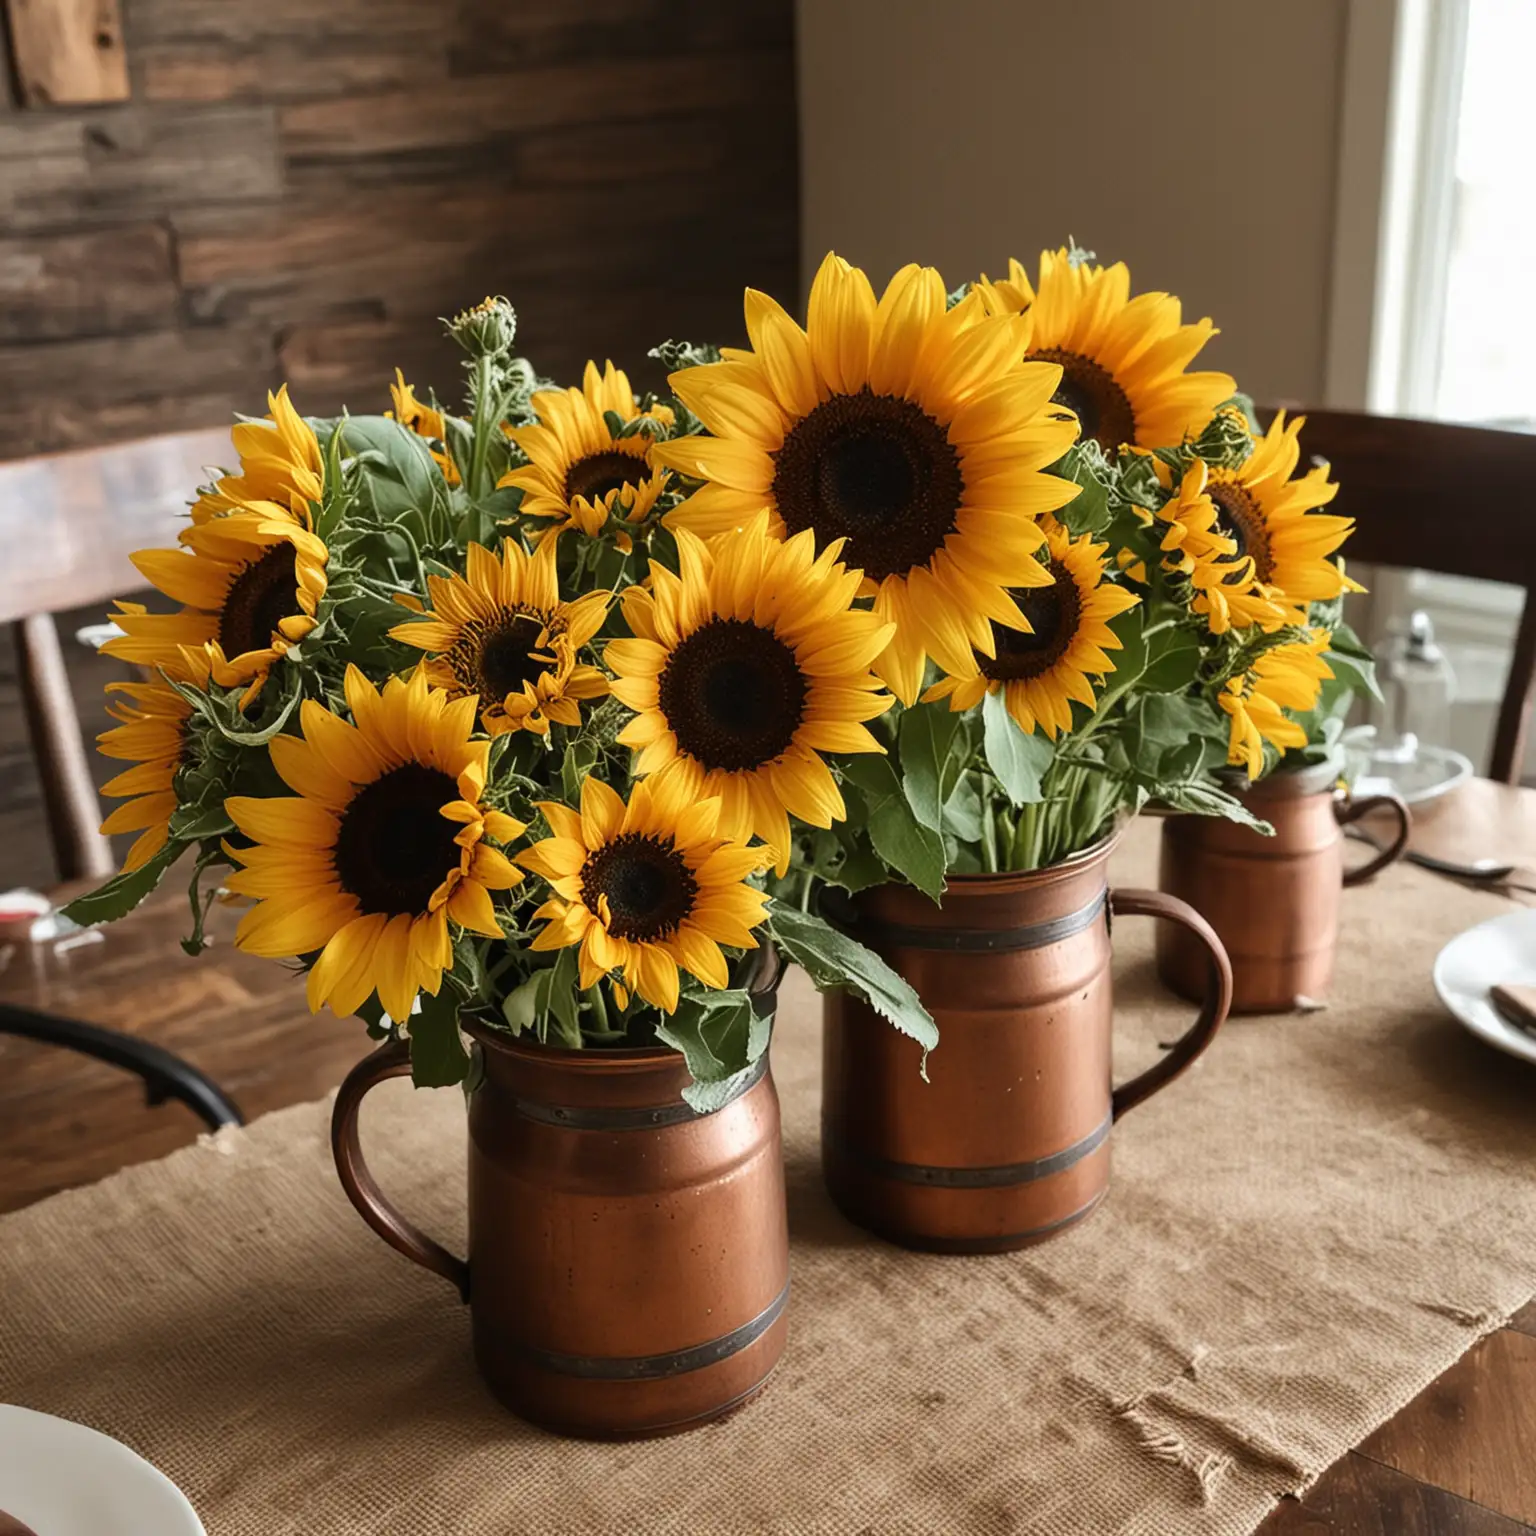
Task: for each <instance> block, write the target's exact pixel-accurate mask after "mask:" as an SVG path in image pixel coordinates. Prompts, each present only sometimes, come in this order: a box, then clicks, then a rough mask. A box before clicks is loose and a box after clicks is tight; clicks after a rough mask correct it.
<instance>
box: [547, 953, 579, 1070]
mask: <svg viewBox="0 0 1536 1536" xmlns="http://www.w3.org/2000/svg"><path fill="white" fill-rule="evenodd" d="M576 973H577V965H576V947H575V945H567V946H566V947H565V948H564V949H562V950H560V951H559V953H558V955H557V957H556V959H555V963H554V964H553V965H552V966H551V967H550V968H549V972H548V974H549V997H548V1016H549V1018H550V1019H551V1020H552V1021H553V1022H554V1023H555V1024H558V1025H559V1029H558V1030H553V1031H551V1033H552V1034H554V1035H555V1037H556V1039H557V1043H558V1044H560V1045H564V1046H569V1047H570V1048H571V1049H573V1050H579V1049H580V1048H581V999H580V998H579V997H578V996H577V995H576Z"/></svg>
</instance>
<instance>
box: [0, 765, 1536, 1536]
mask: <svg viewBox="0 0 1536 1536" xmlns="http://www.w3.org/2000/svg"><path fill="white" fill-rule="evenodd" d="M1415 843H1416V845H1420V846H1422V847H1423V848H1424V849H1425V851H1432V852H1435V853H1440V854H1443V855H1445V856H1446V857H1452V858H1461V859H1470V858H1475V857H1478V856H1481V855H1484V854H1499V855H1500V856H1501V857H1508V858H1511V859H1518V860H1520V861H1521V862H1522V863H1523V864H1524V865H1525V866H1526V867H1527V869H1528V870H1530V871H1536V791H1531V790H1522V789H1511V788H1509V787H1507V786H1505V785H1499V784H1493V783H1490V782H1488V781H1486V780H1476V781H1474V782H1473V783H1470V784H1468V785H1466V786H1464V787H1463V788H1462V789H1460V790H1458V791H1456V793H1455V794H1454V795H1452V796H1449V797H1447V799H1446V800H1445V801H1443V802H1441V803H1440V804H1439V805H1438V806H1436V807H1434V808H1433V809H1432V810H1429V811H1427V812H1426V813H1425V814H1424V815H1423V816H1422V818H1421V824H1420V825H1419V826H1418V827H1417V828H1416V833H1415ZM1528 878H1530V879H1531V883H1532V884H1533V885H1536V874H1532V875H1530V876H1528ZM186 918H187V912H186V907H185V904H184V902H183V901H182V900H181V899H179V898H178V897H175V896H169V895H166V896H160V897H157V898H156V899H154V900H153V901H151V902H149V903H147V904H146V905H145V906H144V907H143V908H141V909H140V910H139V911H138V912H136V913H134V914H132V916H131V917H129V918H128V919H127V920H125V921H124V922H122V923H120V924H118V925H117V926H116V927H115V928H113V929H109V930H106V931H105V933H104V934H103V936H102V937H101V938H100V940H99V941H88V942H85V943H80V944H78V945H77V946H76V947H75V948H73V949H71V950H70V951H69V952H68V953H66V954H64V955H58V956H54V955H46V956H45V955H40V954H37V953H34V952H33V951H32V950H31V949H30V948H28V947H23V946H11V947H10V948H9V949H6V948H5V947H3V946H0V998H4V999H6V1000H9V1001H14V1002H17V1003H24V1004H30V1005H31V1006H33V1007H37V1008H43V1009H46V1010H48V1011H50V1012H56V1013H64V1014H69V1015H72V1016H74V1017H77V1018H83V1019H90V1020H92V1021H95V1022H99V1023H104V1024H111V1025H114V1026H116V1027H118V1028H120V1029H128V1030H134V1031H137V1032H139V1033H141V1034H143V1035H145V1036H146V1037H147V1038H149V1039H152V1040H154V1041H156V1042H158V1043H159V1044H161V1045H164V1046H167V1047H169V1048H170V1049H172V1050H174V1051H177V1052H179V1053H180V1054H182V1055H184V1056H186V1057H187V1058H189V1059H190V1060H191V1061H192V1062H193V1063H194V1064H195V1065H197V1066H199V1067H201V1068H202V1069H203V1070H204V1071H206V1072H208V1073H210V1074H211V1075H212V1076H213V1077H214V1078H215V1079H217V1080H218V1081H219V1082H220V1084H221V1085H222V1086H223V1087H224V1089H225V1090H226V1091H227V1092H228V1093H230V1094H231V1095H232V1096H233V1097H234V1098H235V1100H236V1101H237V1102H238V1103H239V1104H240V1105H241V1107H242V1108H243V1109H244V1111H245V1113H246V1114H247V1115H248V1116H250V1117H255V1116H256V1115H259V1114H264V1113H265V1112H267V1111H268V1110H272V1109H277V1108H279V1107H281V1106H282V1105H285V1104H291V1103H298V1102H302V1101H304V1100H308V1099H315V1098H319V1097H321V1096H322V1095H323V1094H325V1093H327V1092H328V1091H329V1090H330V1089H331V1088H333V1087H335V1086H336V1084H337V1083H338V1082H339V1081H340V1080H341V1077H342V1075H343V1074H344V1073H345V1071H346V1070H347V1068H348V1067H350V1066H351V1065H352V1063H353V1062H354V1061H356V1060H357V1058H358V1057H359V1056H360V1055H361V1054H362V1053H363V1051H364V1050H365V1048H366V1046H365V1042H364V1039H363V1036H362V1032H361V1028H360V1027H358V1028H352V1027H349V1026H347V1025H345V1024H340V1023H338V1022H337V1021H335V1020H333V1019H332V1018H331V1017H330V1016H329V1015H328V1014H326V1015H321V1016H320V1017H318V1018H311V1017H310V1015H309V1013H308V1011H307V1010H306V1009H305V1007H304V1001H303V992H302V986H301V983H300V982H299V980H298V979H297V978H296V977H295V976H294V975H293V974H291V973H290V972H288V971H287V970H285V969H284V968H283V967H282V966H280V965H274V964H273V963H272V962H270V961H266V960H258V959H255V958H253V957H251V956H248V955H242V954H240V953H239V952H238V951H237V950H235V949H234V948H233V946H232V945H231V944H230V943H229V937H230V935H231V934H232V932H233V929H234V921H233V914H232V913H228V912H220V913H216V914H215V916H214V922H213V931H214V933H215V935H216V938H217V941H218V942H217V943H216V946H215V948H214V949H213V950H212V951H211V952H210V953H207V954H205V955H203V956H202V958H201V959H200V960H197V961H191V960H188V959H186V958H185V957H184V956H183V955H182V953H181V949H180V942H179V941H180V938H181V935H182V933H183V932H184V931H185V924H186ZM1430 958H1431V957H1430V956H1428V955H1426V956H1425V964H1426V966H1427V965H1428V963H1429V960H1430ZM1511 1067H1512V1070H1520V1069H1518V1068H1516V1067H1515V1066H1514V1064H1513V1063H1512V1064H1511ZM1532 1077H1533V1082H1532V1088H1533V1113H1536V1073H1533V1074H1532ZM200 1129H201V1126H200V1124H199V1122H197V1120H196V1119H195V1118H194V1117H193V1115H192V1114H191V1113H190V1112H189V1111H187V1110H184V1109H183V1108H182V1107H181V1106H179V1105H167V1106H164V1107H162V1108H159V1109H155V1110H148V1109H146V1108H145V1106H144V1102H143V1096H142V1091H141V1090H140V1088H139V1086H138V1083H137V1080H136V1079H131V1078H128V1077H126V1076H125V1075H123V1074H122V1073H119V1072H115V1071H113V1070H112V1069H111V1068H109V1067H105V1066H103V1065H101V1064H100V1063H97V1062H92V1061H86V1060H83V1059H81V1058H78V1057H74V1056H71V1055H69V1054H67V1053H65V1052H62V1051H56V1050H51V1049H48V1048H46V1047H42V1046H37V1045H34V1044H32V1043H30V1042H27V1041H21V1040H14V1039H8V1038H5V1037H0V1211H4V1210H7V1209H15V1208H17V1207H19V1206H22V1205H26V1204H28V1203H29V1202H31V1201H33V1200H39V1199H42V1198H43V1197H44V1196H46V1195H49V1194H52V1193H54V1192H55V1191H57V1190H60V1189H64V1188H67V1187H69V1186H71V1185H75V1184H82V1183H87V1182H90V1181H92V1180H95V1179H98V1178H101V1177H103V1176H105V1175H106V1174H108V1173H111V1172H112V1171H113V1170H114V1169H116V1168H119V1167H122V1166H124V1165H125V1164H128V1163H133V1162H140V1161H143V1160H145V1159H148V1158H154V1157H159V1156H162V1155H164V1154H165V1153H167V1152H169V1151H171V1150H173V1149H174V1148H175V1147H177V1146H180V1145H182V1144H184V1143H186V1142H188V1141H190V1140H192V1138H193V1137H194V1136H196V1135H197V1133H198V1132H199V1130H200ZM1532 1172H1533V1176H1536V1169H1533V1171H1532ZM1533 1448H1536V1303H1533V1304H1532V1305H1530V1306H1527V1307H1526V1308H1525V1310H1524V1311H1523V1312H1521V1313H1520V1314H1518V1315H1517V1316H1516V1317H1514V1318H1513V1319H1511V1321H1510V1323H1509V1324H1508V1325H1507V1326H1506V1327H1504V1328H1501V1329H1499V1330H1498V1331H1497V1332H1495V1333H1493V1334H1490V1335H1489V1336H1488V1337H1486V1338H1485V1339H1483V1340H1482V1341H1481V1342H1479V1343H1478V1344H1476V1345H1475V1346H1474V1347H1473V1348H1472V1349H1471V1350H1470V1351H1469V1352H1468V1353H1467V1354H1466V1355H1465V1356H1463V1358H1462V1359H1461V1360H1460V1361H1458V1362H1457V1364H1456V1365H1454V1366H1452V1367H1451V1369H1450V1370H1448V1371H1447V1372H1445V1374H1444V1375H1443V1376H1441V1377H1440V1379H1439V1380H1438V1381H1436V1382H1435V1383H1433V1384H1432V1385H1431V1386H1430V1387H1429V1388H1428V1389H1426V1390H1425V1391H1424V1392H1422V1393H1421V1394H1420V1395H1419V1396H1418V1397H1417V1398H1415V1399H1414V1401H1413V1402H1411V1403H1409V1404H1408V1406H1407V1407H1405V1408H1404V1409H1403V1410H1402V1411H1401V1412H1400V1413H1399V1414H1398V1415H1397V1416H1396V1417H1395V1418H1393V1419H1392V1420H1390V1421H1389V1422H1388V1423H1386V1424H1384V1425H1383V1426H1382V1427H1381V1428H1380V1429H1379V1430H1377V1431H1376V1433H1375V1434H1373V1435H1372V1436H1371V1437H1370V1438H1369V1439H1368V1440H1366V1441H1365V1443H1364V1444H1363V1445H1361V1446H1360V1447H1358V1448H1357V1449H1356V1450H1354V1451H1352V1452H1350V1454H1349V1455H1347V1456H1346V1457H1344V1458H1343V1460H1341V1461H1339V1462H1337V1463H1336V1464H1335V1465H1334V1466H1333V1467H1332V1468H1330V1469H1329V1471H1328V1472H1327V1473H1326V1474H1325V1475H1324V1476H1323V1477H1322V1478H1321V1479H1320V1480H1319V1482H1318V1483H1317V1485H1316V1486H1315V1487H1314V1488H1313V1489H1312V1491H1311V1492H1310V1493H1308V1494H1307V1496H1306V1497H1305V1498H1303V1499H1301V1500H1299V1501H1294V1500H1287V1501H1286V1502H1285V1503H1284V1504H1282V1505H1281V1507H1280V1508H1279V1509H1278V1510H1276V1512H1275V1513H1274V1515H1273V1516H1272V1517H1271V1518H1270V1519H1269V1520H1267V1521H1266V1522H1265V1523H1264V1525H1263V1527H1262V1528H1261V1529H1262V1531H1263V1533H1264V1536H1324V1533H1336V1536H1516V1533H1536V1449H1533Z"/></svg>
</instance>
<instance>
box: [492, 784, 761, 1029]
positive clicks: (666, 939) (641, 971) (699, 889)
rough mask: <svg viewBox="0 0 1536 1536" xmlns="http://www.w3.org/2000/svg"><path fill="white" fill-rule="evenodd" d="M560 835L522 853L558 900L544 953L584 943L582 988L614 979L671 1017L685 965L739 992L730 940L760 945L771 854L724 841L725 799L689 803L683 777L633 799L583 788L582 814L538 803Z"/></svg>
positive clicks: (541, 913) (544, 935) (551, 904)
mask: <svg viewBox="0 0 1536 1536" xmlns="http://www.w3.org/2000/svg"><path fill="white" fill-rule="evenodd" d="M539 809H540V810H541V811H543V813H544V819H545V820H546V821H547V822H548V823H549V826H550V830H551V831H552V832H553V833H554V836H553V837H548V838H545V839H544V840H543V841H542V842H538V843H535V844H534V845H533V846H532V847H531V848H529V849H527V850H525V851H524V852H523V853H521V854H519V855H518V860H517V862H518V863H519V864H521V865H522V866H523V867H524V868H525V869H530V870H532V871H533V872H534V873H535V874H538V875H542V876H543V877H544V878H545V879H546V880H547V881H549V883H550V885H551V886H553V887H554V890H555V895H554V896H553V897H551V898H550V900H549V901H547V902H545V903H544V905H543V906H541V907H540V908H539V910H538V911H537V912H536V913H535V914H534V915H535V916H536V917H540V918H548V919H549V921H548V923H547V924H546V925H545V927H544V928H543V929H542V930H541V931H540V932H539V934H538V936H537V937H536V938H535V939H534V941H533V947H534V948H535V949H564V948H566V947H567V946H568V945H572V944H580V945H581V954H580V957H579V960H580V981H581V985H582V986H583V987H590V986H594V985H595V984H596V982H597V980H598V978H599V977H600V976H602V975H604V974H605V973H607V972H609V971H614V970H617V971H620V972H621V973H622V974H623V978H624V986H625V989H626V991H629V992H636V993H638V994H639V995H640V996H641V997H643V998H644V999H645V1000H646V1001H647V1002H649V1003H654V1004H655V1006H656V1007H658V1008H660V1009H662V1010H663V1012H666V1013H671V1012H672V1010H673V1009H674V1008H676V1007H677V992H678V968H679V966H681V967H682V968H683V969H684V970H687V971H691V972H692V973H693V974H694V975H695V976H697V977H698V978H699V980H700V981H702V982H703V983H704V984H705V985H706V986H709V987H725V986H728V985H729V984H730V976H729V973H728V971H727V968H726V962H725V956H724V955H722V954H721V953H720V946H721V945H722V944H727V945H730V946H731V947H733V948H736V949H756V948H757V940H756V939H754V938H753V937H752V930H753V929H754V928H755V927H756V926H757V925H758V924H759V923H760V922H762V920H763V918H764V916H765V912H766V907H767V903H768V898H767V896H766V895H765V894H764V893H763V892H762V891H759V890H756V889H754V888H753V887H752V886H750V885H747V884H746V883H745V882H746V877H747V876H748V875H751V874H755V873H756V872H757V871H758V870H760V869H761V868H762V866H763V850H762V849H760V848H747V847H744V846H743V845H742V844H740V843H738V842H732V841H731V840H729V839H727V838H722V837H719V836H717V835H716V825H717V820H718V817H719V812H720V802H719V801H718V800H714V799H707V800H694V799H690V798H689V797H688V795H687V792H686V790H685V788H684V786H683V783H682V781H681V780H680V779H672V780H671V781H670V782H660V781H657V780H654V779H651V780H645V781H643V782H641V783H639V784H636V785H635V787H634V790H633V792H632V793H631V794H630V797H629V804H628V805H627V806H626V805H625V804H624V802H623V801H622V800H621V799H620V798H619V797H618V795H616V794H615V793H614V792H613V790H611V789H610V788H609V787H608V786H607V785H606V784H604V783H603V782H602V781H601V780H599V779H596V778H588V779H586V780H584V781H583V783H582V786H581V814H580V815H579V816H578V815H577V814H576V812H575V811H573V810H571V809H570V808H569V807H568V806H564V805H559V804H557V803H555V802H553V801H548V802H544V803H542V804H540V806H539Z"/></svg>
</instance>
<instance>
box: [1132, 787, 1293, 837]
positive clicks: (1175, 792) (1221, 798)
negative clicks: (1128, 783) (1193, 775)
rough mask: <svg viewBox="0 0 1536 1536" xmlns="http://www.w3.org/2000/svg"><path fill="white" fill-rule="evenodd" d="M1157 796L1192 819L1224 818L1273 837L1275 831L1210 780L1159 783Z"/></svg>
mask: <svg viewBox="0 0 1536 1536" xmlns="http://www.w3.org/2000/svg"><path fill="white" fill-rule="evenodd" d="M1156 794H1157V798H1158V799H1159V800H1161V801H1162V802H1163V803H1164V804H1165V805H1168V806H1171V807H1172V808H1173V809H1174V810H1176V811H1186V812H1188V813H1189V814H1190V815H1192V816H1223V817H1225V818H1226V819H1227V820H1228V821H1235V822H1237V823H1238V824H1239V825H1241V826H1244V827H1252V828H1253V830H1254V831H1255V832H1262V833H1264V834H1265V835H1266V836H1270V835H1273V833H1274V830H1275V829H1274V828H1273V827H1272V826H1270V824H1269V823H1268V822H1267V821H1261V820H1260V819H1259V818H1258V817H1257V816H1255V815H1254V814H1253V812H1252V811H1250V810H1249V809H1248V807H1247V806H1246V805H1244V804H1243V802H1242V801H1241V800H1239V799H1237V797H1236V796H1234V795H1229V794H1228V793H1227V792H1226V791H1225V790H1223V789H1218V788H1217V787H1216V785H1214V784H1212V783H1211V782H1210V781H1209V780H1207V779H1187V780H1184V781H1183V782H1179V781H1172V782H1169V783H1162V782H1159V783H1158V784H1157V785H1156Z"/></svg>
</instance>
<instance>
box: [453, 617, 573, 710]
mask: <svg viewBox="0 0 1536 1536" xmlns="http://www.w3.org/2000/svg"><path fill="white" fill-rule="evenodd" d="M561 628H563V624H562V622H561V621H560V620H558V619H556V618H555V617H554V615H553V614H550V613H547V612H545V611H544V610H543V609H542V608H503V609H502V610H501V612H500V613H499V614H497V615H496V617H495V618H493V619H471V620H470V621H469V622H468V623H467V624H464V625H462V626H461V627H460V629H459V638H458V639H457V640H456V641H455V642H454V646H453V649H452V650H451V651H449V652H448V656H447V661H448V665H449V666H450V667H451V668H452V669H453V675H454V677H455V678H457V679H458V683H459V686H460V687H461V688H462V689H463V690H464V691H465V692H466V693H478V694H479V695H480V698H481V700H482V702H484V703H486V704H491V703H499V702H500V701H501V700H502V699H504V698H506V696H507V695H508V694H509V693H521V692H522V691H523V687H524V685H525V684H528V683H536V682H538V680H539V678H540V677H542V676H543V675H544V673H546V672H548V671H549V670H550V669H551V668H552V667H553V666H554V665H555V656H554V653H553V651H552V650H551V649H550V643H551V641H552V640H553V638H554V636H555V635H556V634H558V633H559V632H560V630H561ZM541 641H542V644H541V643H540V642H541Z"/></svg>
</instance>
